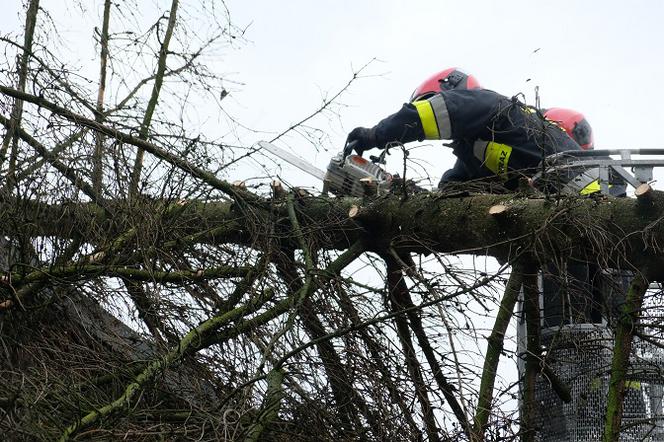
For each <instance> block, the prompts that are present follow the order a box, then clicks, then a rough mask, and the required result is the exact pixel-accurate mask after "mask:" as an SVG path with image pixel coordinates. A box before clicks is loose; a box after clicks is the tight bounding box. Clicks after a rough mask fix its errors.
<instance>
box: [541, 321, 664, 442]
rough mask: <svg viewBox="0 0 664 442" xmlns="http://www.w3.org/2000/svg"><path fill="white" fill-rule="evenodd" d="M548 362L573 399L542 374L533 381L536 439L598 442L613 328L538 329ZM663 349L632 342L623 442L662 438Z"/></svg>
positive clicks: (555, 441)
mask: <svg viewBox="0 0 664 442" xmlns="http://www.w3.org/2000/svg"><path fill="white" fill-rule="evenodd" d="M542 345H543V346H544V347H545V348H547V358H546V360H547V363H548V365H549V366H550V367H551V368H552V370H553V371H554V373H556V374H557V375H558V376H559V378H560V379H561V380H562V381H563V382H564V383H565V384H567V385H568V386H569V387H570V389H571V393H572V401H571V402H570V403H568V404H565V403H563V402H562V401H561V400H560V398H558V396H557V395H556V393H555V392H554V391H553V389H552V388H551V385H550V383H549V381H548V379H546V378H545V377H544V376H541V375H540V376H539V377H538V380H537V384H536V393H535V396H536V400H537V407H538V409H537V410H536V425H537V430H538V431H537V433H538V435H537V440H539V441H543V442H558V441H561V442H562V441H573V442H575V441H579V442H581V441H583V442H586V441H599V440H601V439H602V433H603V429H604V413H605V410H606V395H607V391H608V385H609V373H610V367H611V357H612V349H613V338H612V333H611V331H610V330H609V329H608V328H607V327H606V326H604V325H600V324H574V325H563V326H560V327H549V328H546V329H543V330H542ZM663 363H664V361H663V358H662V351H661V350H660V349H658V348H657V347H654V346H652V345H651V344H648V343H646V342H642V341H636V342H635V345H634V351H633V352H632V356H631V358H630V370H629V373H628V382H627V389H626V393H625V402H624V412H623V421H622V423H623V432H622V433H621V439H620V440H622V441H664V416H663V414H662V401H663V398H664V375H663V373H662V364H663Z"/></svg>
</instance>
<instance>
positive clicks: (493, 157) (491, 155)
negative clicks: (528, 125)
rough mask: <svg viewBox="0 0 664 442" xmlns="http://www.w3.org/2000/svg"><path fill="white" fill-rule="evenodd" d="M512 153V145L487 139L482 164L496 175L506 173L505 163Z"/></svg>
mask: <svg viewBox="0 0 664 442" xmlns="http://www.w3.org/2000/svg"><path fill="white" fill-rule="evenodd" d="M510 155H512V146H508V145H507V144H501V143H496V142H493V141H489V143H488V144H487V146H486V151H485V152H484V165H485V166H486V168H487V169H489V170H490V171H491V172H493V173H495V174H496V175H498V176H501V177H502V176H504V175H506V174H507V164H508V163H509V161H510Z"/></svg>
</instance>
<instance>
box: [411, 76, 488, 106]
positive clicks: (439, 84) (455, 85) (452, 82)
mask: <svg viewBox="0 0 664 442" xmlns="http://www.w3.org/2000/svg"><path fill="white" fill-rule="evenodd" d="M481 87H482V86H480V82H479V81H477V78H475V77H474V76H473V75H470V74H467V73H465V72H464V71H462V70H461V69H458V68H448V69H444V70H442V71H440V72H436V73H435V74H433V75H432V76H431V77H429V78H427V79H426V80H424V81H423V82H422V84H420V85H419V86H418V87H417V89H415V91H414V92H413V93H412V95H411V96H410V102H411V103H412V102H413V101H417V100H423V99H426V98H430V97H431V96H432V95H434V94H437V93H438V92H441V91H449V90H452V89H479V88H481Z"/></svg>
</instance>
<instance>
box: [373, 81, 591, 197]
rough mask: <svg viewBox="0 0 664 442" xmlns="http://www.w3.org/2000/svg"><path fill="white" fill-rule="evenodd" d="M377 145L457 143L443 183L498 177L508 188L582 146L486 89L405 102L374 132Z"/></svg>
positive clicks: (517, 104)
mask: <svg viewBox="0 0 664 442" xmlns="http://www.w3.org/2000/svg"><path fill="white" fill-rule="evenodd" d="M373 129H374V134H375V137H376V145H377V146H378V147H384V146H385V145H386V144H388V143H390V142H394V141H399V142H402V143H407V142H410V141H415V140H419V141H422V140H424V139H428V140H433V139H446V140H453V143H452V144H451V147H452V149H453V151H454V154H455V155H456V156H457V158H458V160H457V163H456V164H455V167H454V168H453V169H451V170H449V171H447V172H446V173H445V175H444V177H443V181H441V183H443V182H444V181H468V180H472V179H476V178H484V177H490V176H498V177H499V178H500V179H502V180H503V181H504V182H505V185H506V186H507V187H510V188H512V187H514V186H515V184H516V180H515V178H517V177H519V176H532V175H533V173H534V172H535V171H536V167H537V165H538V164H539V163H540V161H542V159H543V158H544V157H545V156H548V155H551V154H554V153H556V152H562V151H568V150H579V149H580V147H579V145H578V144H576V142H574V140H572V139H571V138H570V137H569V136H568V135H567V134H566V133H565V132H564V131H563V130H562V129H561V128H560V127H559V126H557V125H555V124H553V123H550V122H548V121H547V120H545V119H544V118H543V117H542V116H541V115H540V114H539V113H538V112H536V111H534V110H533V109H531V108H529V107H527V106H525V105H524V104H523V103H521V102H519V101H518V100H517V99H515V98H513V99H510V98H507V97H505V96H503V95H500V94H498V93H496V92H493V91H490V90H487V89H472V90H456V89H455V90H451V91H443V92H440V93H438V94H436V95H434V96H433V97H431V98H428V99H426V100H420V101H415V102H413V103H408V104H404V105H403V107H402V108H401V110H399V112H397V113H395V114H393V115H390V116H389V117H387V118H385V119H384V120H382V121H381V122H380V123H378V124H377V125H376V126H375V127H374V128H373Z"/></svg>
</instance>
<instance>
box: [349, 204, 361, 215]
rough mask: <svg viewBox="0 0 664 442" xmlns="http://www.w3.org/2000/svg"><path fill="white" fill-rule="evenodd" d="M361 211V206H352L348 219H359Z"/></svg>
mask: <svg viewBox="0 0 664 442" xmlns="http://www.w3.org/2000/svg"><path fill="white" fill-rule="evenodd" d="M361 210H362V208H361V207H360V206H351V208H350V210H348V217H349V218H357V216H358V215H359V214H360V211H361Z"/></svg>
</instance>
